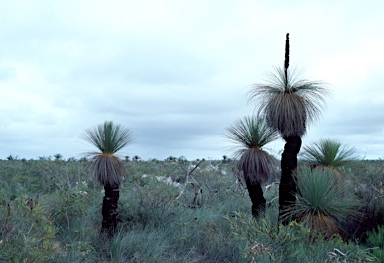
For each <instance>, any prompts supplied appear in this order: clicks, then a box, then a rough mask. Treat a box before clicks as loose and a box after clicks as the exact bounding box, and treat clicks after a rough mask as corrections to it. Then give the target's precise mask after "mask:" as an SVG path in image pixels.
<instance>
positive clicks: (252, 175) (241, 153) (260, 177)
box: [226, 116, 278, 217]
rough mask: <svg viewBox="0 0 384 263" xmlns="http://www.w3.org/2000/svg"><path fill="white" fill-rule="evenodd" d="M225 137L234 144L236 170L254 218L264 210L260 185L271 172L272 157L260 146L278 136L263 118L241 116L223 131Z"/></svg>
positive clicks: (272, 168) (273, 163)
mask: <svg viewBox="0 0 384 263" xmlns="http://www.w3.org/2000/svg"><path fill="white" fill-rule="evenodd" d="M226 130H227V134H226V137H227V138H228V139H229V140H230V141H231V142H233V143H234V144H235V146H234V149H235V153H234V155H235V158H236V159H238V163H237V166H238V169H239V170H240V171H242V172H243V175H244V179H245V182H246V184H247V189H248V193H249V197H250V198H251V201H252V215H253V216H254V217H258V215H259V213H260V211H263V210H264V209H265V204H266V200H265V198H264V195H263V189H262V184H263V183H264V182H265V181H267V180H268V177H269V175H270V174H271V173H272V172H273V171H274V169H275V163H276V161H275V158H274V157H273V156H271V155H269V154H268V153H267V152H266V151H265V150H263V148H262V147H264V146H265V145H266V144H267V143H269V142H271V141H273V140H275V139H277V138H278V133H277V131H276V130H274V129H273V128H270V127H269V126H267V124H266V123H265V119H264V118H261V117H259V116H257V117H244V118H243V119H240V120H238V121H237V122H236V123H235V124H234V125H232V126H231V127H229V128H227V129H226Z"/></svg>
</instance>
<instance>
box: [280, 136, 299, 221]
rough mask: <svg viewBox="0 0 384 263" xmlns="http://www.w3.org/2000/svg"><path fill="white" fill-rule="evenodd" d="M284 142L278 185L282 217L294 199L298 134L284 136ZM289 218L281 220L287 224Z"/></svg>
mask: <svg viewBox="0 0 384 263" xmlns="http://www.w3.org/2000/svg"><path fill="white" fill-rule="evenodd" d="M285 141H286V144H285V146H284V152H283V154H282V156H281V179H280V187H279V218H280V219H282V218H283V216H282V215H283V214H284V211H285V210H286V209H287V208H288V207H289V206H290V205H292V204H294V203H295V201H296V192H297V186H296V182H295V180H294V171H295V170H296V169H297V154H298V153H299V151H300V147H301V138H300V137H299V136H289V137H287V138H285ZM288 221H289V219H287V218H285V219H283V220H282V223H283V224H285V225H286V224H288V223H289V222H288Z"/></svg>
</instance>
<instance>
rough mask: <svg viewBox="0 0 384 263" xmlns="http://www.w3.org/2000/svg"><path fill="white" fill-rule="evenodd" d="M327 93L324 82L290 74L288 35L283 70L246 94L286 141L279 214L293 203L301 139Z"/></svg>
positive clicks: (316, 114)
mask: <svg viewBox="0 0 384 263" xmlns="http://www.w3.org/2000/svg"><path fill="white" fill-rule="evenodd" d="M327 94H328V92H327V89H326V85H325V83H323V82H320V81H309V80H306V79H299V78H298V76H297V74H296V72H295V71H290V69H289V34H287V35H286V44H285V61H284V68H275V71H274V72H272V73H271V75H270V80H269V82H268V83H267V84H255V85H253V87H252V89H251V90H250V92H249V100H250V101H254V104H255V109H256V110H257V112H258V113H259V114H263V115H264V116H265V117H266V122H267V124H268V125H269V126H270V127H271V128H274V129H277V130H278V131H279V132H280V134H281V136H282V137H283V139H284V140H285V142H286V143H285V146H284V151H283V153H282V156H281V180H280V187H279V211H280V212H279V215H281V211H283V210H284V209H285V208H286V207H287V206H289V205H291V204H292V203H294V202H295V201H296V193H297V187H296V183H295V180H294V171H295V170H296V169H297V155H298V153H299V151H300V148H301V142H302V141H301V138H302V136H303V135H304V134H305V133H306V131H307V127H308V125H309V124H311V123H312V122H313V121H315V120H317V119H318V118H319V116H320V114H321V110H322V109H323V107H324V105H325V98H326V97H327ZM282 223H283V224H287V223H288V222H286V221H282Z"/></svg>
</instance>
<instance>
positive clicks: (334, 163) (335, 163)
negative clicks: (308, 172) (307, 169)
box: [301, 139, 357, 182]
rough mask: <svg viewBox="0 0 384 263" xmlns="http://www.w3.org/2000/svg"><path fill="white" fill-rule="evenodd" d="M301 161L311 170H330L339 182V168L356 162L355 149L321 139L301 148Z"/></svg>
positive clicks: (340, 175) (330, 140)
mask: <svg viewBox="0 0 384 263" xmlns="http://www.w3.org/2000/svg"><path fill="white" fill-rule="evenodd" d="M301 156H302V159H303V161H304V162H305V163H307V164H309V165H310V166H311V167H312V168H321V169H324V168H326V169H330V170H331V171H332V172H333V173H334V174H335V176H336V178H337V179H338V182H341V181H342V179H343V175H342V173H341V171H340V168H341V167H348V166H352V165H353V164H355V163H356V161H357V156H356V149H354V148H352V147H348V146H345V145H342V144H341V143H340V142H339V141H336V140H332V139H321V140H319V141H317V142H315V143H313V144H312V145H309V146H305V147H303V153H302V155H301Z"/></svg>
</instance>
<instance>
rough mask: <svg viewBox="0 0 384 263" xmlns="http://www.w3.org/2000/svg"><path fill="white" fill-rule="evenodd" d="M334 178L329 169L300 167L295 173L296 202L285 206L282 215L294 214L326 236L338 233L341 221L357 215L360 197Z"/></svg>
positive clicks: (289, 217)
mask: <svg viewBox="0 0 384 263" xmlns="http://www.w3.org/2000/svg"><path fill="white" fill-rule="evenodd" d="M336 180H337V179H336V178H335V177H334V176H333V173H332V171H331V170H329V169H326V170H321V169H310V168H309V167H308V166H303V167H300V169H298V172H297V177H296V181H297V187H298V189H299V191H298V195H297V198H298V202H296V203H295V204H293V205H291V206H290V207H288V208H287V209H285V210H284V211H283V214H282V217H283V218H284V219H286V220H289V219H291V218H295V219H297V220H298V221H300V222H303V223H304V224H305V225H306V226H307V227H308V228H310V229H313V230H315V231H317V232H319V233H321V234H322V235H323V236H324V237H325V238H330V237H332V235H333V234H338V233H340V229H342V228H343V224H345V223H346V222H347V221H348V220H351V219H353V218H354V216H356V215H357V211H358V210H357V208H358V206H359V200H358V199H357V197H356V196H355V195H353V194H352V191H348V192H346V191H345V188H344V187H343V186H342V185H340V184H336Z"/></svg>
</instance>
